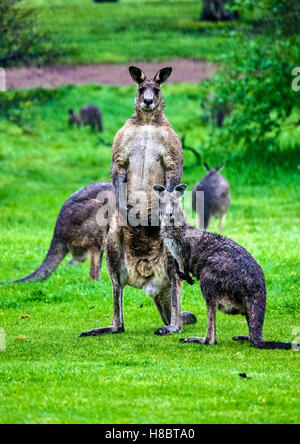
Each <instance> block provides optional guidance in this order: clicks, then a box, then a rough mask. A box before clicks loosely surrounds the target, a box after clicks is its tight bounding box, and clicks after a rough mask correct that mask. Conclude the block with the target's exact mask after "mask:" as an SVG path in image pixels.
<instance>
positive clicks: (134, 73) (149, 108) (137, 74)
mask: <svg viewBox="0 0 300 444" xmlns="http://www.w3.org/2000/svg"><path fill="white" fill-rule="evenodd" d="M129 73H130V75H131V78H132V80H133V81H134V82H135V83H137V85H138V91H137V95H136V98H135V107H136V109H137V110H140V111H142V112H145V113H153V112H154V111H155V110H157V109H163V107H164V99H163V96H162V93H161V90H160V87H161V85H162V84H163V83H165V82H166V81H167V80H168V78H169V77H170V75H171V73H172V68H163V69H161V70H160V71H159V72H158V73H157V74H156V75H155V76H154V78H153V79H151V80H149V79H147V77H146V75H145V74H144V72H143V71H142V70H141V69H140V68H136V67H135V66H130V67H129Z"/></svg>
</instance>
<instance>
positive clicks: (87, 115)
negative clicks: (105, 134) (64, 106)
mask: <svg viewBox="0 0 300 444" xmlns="http://www.w3.org/2000/svg"><path fill="white" fill-rule="evenodd" d="M74 123H76V125H77V127H78V128H80V127H81V126H85V125H90V126H91V127H92V129H93V130H95V129H98V130H99V132H100V133H101V132H102V131H103V126H102V114H101V111H100V109H99V108H97V106H94V105H87V106H84V107H83V108H81V110H80V111H79V113H78V114H75V112H74V110H73V109H70V110H69V126H72V125H73V124H74Z"/></svg>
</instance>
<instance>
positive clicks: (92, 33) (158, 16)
mask: <svg viewBox="0 0 300 444" xmlns="http://www.w3.org/2000/svg"><path fill="white" fill-rule="evenodd" d="M23 4H24V5H26V4H28V5H30V6H33V7H34V8H35V10H36V17H37V20H36V23H37V27H38V28H39V29H41V30H42V31H45V32H46V34H47V35H50V36H51V38H52V39H53V42H54V46H55V47H57V48H61V49H63V50H64V54H63V56H62V57H61V58H60V59H59V60H58V61H60V62H62V63H64V64H84V63H103V62H117V63H122V62H127V61H128V60H130V61H133V60H137V61H139V60H144V61H152V60H167V59H170V58H172V59H173V58H176V57H192V58H206V59H209V60H214V61H215V60H220V55H221V54H223V53H224V52H228V51H230V50H232V49H234V48H235V47H236V45H237V43H236V41H235V39H234V36H235V35H236V33H237V31H236V29H235V27H236V25H235V24H228V23H225V24H224V23H219V24H212V23H207V22H205V23H204V22H200V21H199V18H200V15H201V11H202V2H201V1H199V0H167V1H166V0H119V1H118V2H117V3H98V4H97V3H94V2H93V1H92V0H64V1H62V0H24V2H23ZM241 26H243V25H241V24H240V23H239V24H238V29H240V28H241ZM228 30H230V31H231V34H228ZM162 42H163V43H162Z"/></svg>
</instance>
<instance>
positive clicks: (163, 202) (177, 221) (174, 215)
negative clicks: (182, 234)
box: [153, 185, 187, 228]
mask: <svg viewBox="0 0 300 444" xmlns="http://www.w3.org/2000/svg"><path fill="white" fill-rule="evenodd" d="M153 189H154V191H155V193H156V194H157V196H158V197H159V199H160V213H159V214H160V221H161V225H162V228H165V227H174V226H181V225H182V223H183V222H185V216H184V211H183V208H182V204H181V200H182V198H183V196H184V193H185V192H186V189H187V186H186V185H177V187H175V189H174V191H172V192H171V193H170V192H168V191H167V190H166V188H165V187H164V186H162V185H155V186H154V187H153Z"/></svg>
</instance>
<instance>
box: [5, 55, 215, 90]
mask: <svg viewBox="0 0 300 444" xmlns="http://www.w3.org/2000/svg"><path fill="white" fill-rule="evenodd" d="M129 65H135V66H138V67H141V68H142V69H143V70H144V71H145V73H146V74H147V75H149V76H154V75H155V74H156V73H157V72H158V71H159V70H160V69H161V68H163V67H165V66H172V67H173V74H172V76H171V78H170V83H172V82H186V83H199V82H201V81H202V80H204V79H206V78H207V77H209V76H210V75H211V74H212V73H213V72H214V71H215V70H216V65H213V64H209V63H208V62H206V61H205V60H194V59H175V60H168V61H164V62H151V63H145V62H132V63H128V64H126V65H119V64H114V63H103V64H99V65H79V66H67V65H57V66H53V67H44V68H30V67H29V68H25V67H24V68H9V69H7V70H6V88H7V89H27V88H35V87H43V88H56V87H59V86H62V85H82V84H85V83H96V84H100V85H116V86H126V85H131V84H132V81H131V79H130V76H129V74H128V66H129Z"/></svg>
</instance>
